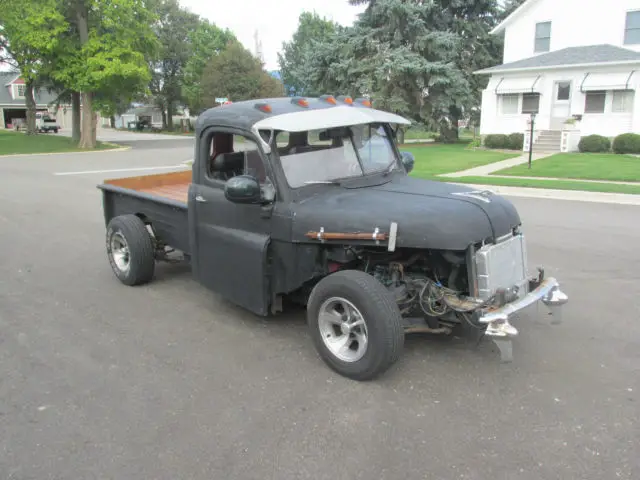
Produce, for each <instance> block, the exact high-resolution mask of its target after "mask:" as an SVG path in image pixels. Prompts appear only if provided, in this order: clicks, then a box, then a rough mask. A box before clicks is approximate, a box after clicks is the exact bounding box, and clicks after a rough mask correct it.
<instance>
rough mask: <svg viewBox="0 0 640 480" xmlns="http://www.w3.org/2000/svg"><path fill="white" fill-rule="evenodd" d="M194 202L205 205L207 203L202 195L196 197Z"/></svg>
mask: <svg viewBox="0 0 640 480" xmlns="http://www.w3.org/2000/svg"><path fill="white" fill-rule="evenodd" d="M196 202H200V203H207V201H206V200H205V198H204V197H203V196H202V195H196Z"/></svg>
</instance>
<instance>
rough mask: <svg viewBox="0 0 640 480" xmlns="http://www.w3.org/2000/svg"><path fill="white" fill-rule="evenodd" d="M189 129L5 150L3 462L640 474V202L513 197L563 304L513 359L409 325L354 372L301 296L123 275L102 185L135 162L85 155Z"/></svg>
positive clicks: (167, 470) (525, 328)
mask: <svg viewBox="0 0 640 480" xmlns="http://www.w3.org/2000/svg"><path fill="white" fill-rule="evenodd" d="M185 143H188V142H183V141H182V140H176V141H174V142H168V141H163V142H162V146H159V145H156V147H154V146H153V145H151V144H146V145H143V146H144V147H145V148H143V149H140V148H134V149H133V150H130V151H127V152H117V153H107V152H103V153H96V154H70V155H53V156H38V157H36V156H34V157H5V158H0V245H1V246H2V251H3V255H2V260H1V261H0V262H1V263H0V266H1V269H0V272H1V275H0V478H2V479H15V480H31V479H37V480H44V479H64V480H66V479H94V478H95V479H98V478H99V479H183V478H184V479H187V478H188V479H207V480H209V479H213V478H215V479H256V480H258V479H259V480H265V479H305V478H309V479H317V480H324V479H327V480H329V479H331V480H337V479H339V480H342V479H367V480H370V479H438V480H439V479H474V480H487V479H492V480H503V479H504V480H520V479H527V480H528V479H531V480H551V479H562V480H567V479H571V480H573V479H594V480H608V479H619V478H622V479H637V478H640V433H639V432H640V430H639V425H638V416H639V408H638V407H639V396H638V393H639V392H640V380H639V378H640V376H639V374H640V371H639V370H640V322H639V317H640V301H639V300H638V299H639V298H640V274H639V273H638V272H639V271H640V255H638V252H637V246H638V238H640V224H639V222H638V218H640V217H639V215H640V207H633V206H617V205H604V204H593V203H574V202H566V201H549V200H533V199H517V198H513V199H512V200H513V201H514V203H515V204H516V205H517V207H518V208H519V210H520V212H521V216H522V217H523V219H524V221H525V226H526V231H527V234H528V244H529V258H530V260H531V265H532V266H535V265H538V264H545V265H546V267H547V273H548V274H549V275H555V276H557V277H559V279H560V280H561V281H562V282H563V284H564V287H565V290H566V292H567V293H568V295H569V296H570V303H569V305H568V306H567V308H566V310H565V322H564V323H563V324H562V325H559V326H552V325H549V323H548V321H547V320H546V318H544V316H543V315H540V316H536V315H535V310H534V311H533V312H532V315H524V316H523V317H522V318H521V319H520V321H519V323H518V326H519V329H520V332H521V337H520V338H519V339H518V340H517V342H516V344H515V347H514V354H515V360H514V362H513V363H512V364H509V365H503V364H500V363H499V361H498V356H497V351H496V350H495V348H493V346H492V344H491V343H490V342H488V341H487V342H483V343H482V344H481V345H480V346H479V347H478V348H475V347H474V345H473V344H470V343H469V342H467V341H464V340H462V339H457V338H452V339H448V340H444V339H430V338H426V337H412V338H410V339H409V341H408V344H407V347H406V350H405V354H404V356H403V357H402V359H401V360H400V361H399V362H398V364H397V365H396V366H395V367H394V368H393V369H392V370H391V371H390V372H388V374H387V375H386V376H384V377H383V378H381V379H380V380H378V381H376V382H371V383H357V382H353V381H349V380H346V379H344V378H342V377H339V376H337V375H335V374H334V373H332V372H331V371H330V370H329V369H328V368H326V367H325V366H324V364H323V363H322V362H321V360H320V359H319V358H318V357H317V355H316V353H315V351H314V349H313V347H312V344H311V341H310V338H309V336H308V335H307V331H306V327H305V323H304V316H303V313H302V312H300V311H296V312H292V313H290V314H288V315H285V316H282V317H280V318H278V319H275V320H271V321H265V320H262V319H259V318H257V317H255V316H253V315H251V314H248V313H246V312H243V311H241V310H239V309H238V308H236V307H234V306H231V305H230V304H228V303H226V302H224V301H222V300H220V299H219V298H217V297H216V296H215V295H213V294H211V293H209V292H208V291H206V290H205V289H204V288H202V287H200V286H199V285H198V284H197V283H195V282H194V281H192V280H191V278H190V274H189V271H188V270H187V269H186V268H185V267H184V266H180V265H162V266H161V267H159V268H158V270H157V275H156V280H155V281H154V282H153V283H152V284H150V285H147V286H144V287H139V288H130V287H125V286H123V285H122V284H120V283H119V282H118V281H117V280H116V279H115V277H114V275H113V273H112V272H111V269H110V267H109V264H108V261H107V258H106V254H105V246H104V225H103V219H102V213H101V198H100V195H99V191H98V190H97V189H96V188H95V185H96V183H98V182H99V181H101V180H102V179H103V178H109V177H117V176H123V175H130V174H131V175H134V174H139V173H136V172H100V173H91V171H92V170H118V169H126V168H132V167H133V166H136V167H137V166H141V167H143V168H149V167H156V166H171V165H176V164H178V163H179V162H181V161H184V160H187V159H189V158H191V155H192V152H193V148H192V145H191V144H188V145H185ZM158 171H161V170H158ZM79 172H89V173H79ZM56 173H58V174H59V173H71V174H70V175H55V174H56ZM143 173H145V172H141V173H140V174H143ZM543 311H544V309H541V310H540V312H541V313H543Z"/></svg>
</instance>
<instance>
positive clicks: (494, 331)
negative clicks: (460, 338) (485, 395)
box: [477, 277, 569, 362]
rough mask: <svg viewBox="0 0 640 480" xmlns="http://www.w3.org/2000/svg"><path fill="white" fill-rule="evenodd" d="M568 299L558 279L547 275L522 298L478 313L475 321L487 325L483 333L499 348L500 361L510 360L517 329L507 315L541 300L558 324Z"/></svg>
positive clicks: (554, 322) (553, 321) (552, 321)
mask: <svg viewBox="0 0 640 480" xmlns="http://www.w3.org/2000/svg"><path fill="white" fill-rule="evenodd" d="M568 300H569V297H567V295H566V294H565V293H564V292H563V291H562V290H560V285H559V283H558V281H557V280H556V279H555V278H553V277H549V278H547V279H545V280H543V281H542V282H541V283H540V284H539V285H538V286H537V287H536V288H535V289H534V290H532V291H531V292H529V293H527V294H526V295H525V296H523V297H522V298H520V299H518V300H515V301H513V302H511V303H507V304H506V305H503V306H502V307H498V308H495V309H490V310H487V311H484V312H482V313H480V316H479V317H478V318H477V321H478V322H479V323H481V324H484V325H486V326H487V328H486V330H485V335H487V336H489V337H491V338H492V340H493V341H494V343H495V344H496V345H497V346H498V348H499V349H500V355H501V357H502V358H501V359H502V361H503V362H510V361H511V360H513V354H512V347H511V339H512V338H513V337H515V336H517V335H518V330H517V329H516V327H514V326H513V325H512V324H511V323H510V322H509V316H510V315H512V314H514V313H517V312H519V311H520V310H522V309H524V308H526V307H528V306H530V305H533V304H534V303H536V302H542V303H543V304H545V305H546V306H547V308H548V309H549V314H550V315H551V316H552V320H551V323H552V324H559V323H561V322H562V307H563V306H564V304H565V303H567V302H568Z"/></svg>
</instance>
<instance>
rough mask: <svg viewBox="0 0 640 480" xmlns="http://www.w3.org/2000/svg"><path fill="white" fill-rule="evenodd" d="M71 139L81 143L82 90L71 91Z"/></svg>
mask: <svg viewBox="0 0 640 480" xmlns="http://www.w3.org/2000/svg"><path fill="white" fill-rule="evenodd" d="M71 139H72V140H73V141H74V142H75V143H80V92H71Z"/></svg>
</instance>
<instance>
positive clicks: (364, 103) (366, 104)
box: [356, 97, 371, 108]
mask: <svg viewBox="0 0 640 480" xmlns="http://www.w3.org/2000/svg"><path fill="white" fill-rule="evenodd" d="M356 103H359V104H360V105H362V106H363V107H368V108H371V100H369V99H368V98H364V97H362V98H356Z"/></svg>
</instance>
